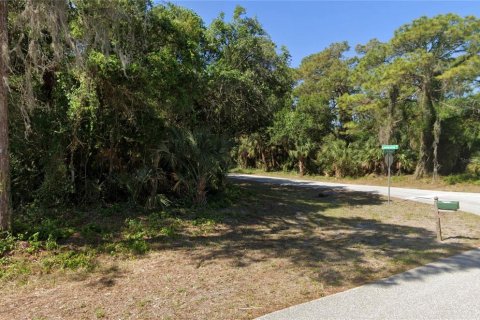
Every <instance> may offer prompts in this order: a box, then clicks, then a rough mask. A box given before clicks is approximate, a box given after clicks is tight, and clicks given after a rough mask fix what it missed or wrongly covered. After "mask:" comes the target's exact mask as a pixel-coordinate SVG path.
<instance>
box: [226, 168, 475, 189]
mask: <svg viewBox="0 0 480 320" xmlns="http://www.w3.org/2000/svg"><path fill="white" fill-rule="evenodd" d="M231 173H241V174H259V175H265V176H275V177H288V178H301V179H305V180H314V181H325V182H337V183H351V184H364V185H375V186H386V185H388V177H387V176H386V175H375V174H371V175H368V176H364V177H344V178H336V177H326V176H322V175H315V174H313V175H305V176H302V177H300V176H299V174H298V173H297V172H288V171H272V172H266V171H263V170H261V169H242V168H235V169H233V170H231ZM392 186H393V187H399V188H416V189H430V190H445V191H457V192H480V177H478V176H477V177H475V176H472V175H467V174H458V175H449V176H441V177H440V178H439V180H438V181H435V182H434V181H433V180H432V178H431V177H427V178H422V179H415V178H414V176H413V175H393V176H392Z"/></svg>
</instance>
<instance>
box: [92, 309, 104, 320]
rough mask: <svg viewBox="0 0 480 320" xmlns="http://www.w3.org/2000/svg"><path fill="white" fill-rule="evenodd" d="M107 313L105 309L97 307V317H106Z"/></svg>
mask: <svg viewBox="0 0 480 320" xmlns="http://www.w3.org/2000/svg"><path fill="white" fill-rule="evenodd" d="M106 315H107V314H106V312H105V310H103V309H102V308H97V309H95V317H97V319H102V318H105V316H106Z"/></svg>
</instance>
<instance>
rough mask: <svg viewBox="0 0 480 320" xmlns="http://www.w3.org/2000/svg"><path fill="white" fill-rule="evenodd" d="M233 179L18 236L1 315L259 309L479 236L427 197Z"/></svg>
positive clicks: (123, 315)
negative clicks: (53, 231)
mask: <svg viewBox="0 0 480 320" xmlns="http://www.w3.org/2000/svg"><path fill="white" fill-rule="evenodd" d="M232 183H233V184H234V187H233V189H232V190H234V191H235V192H234V194H235V195H236V196H235V197H234V198H235V199H236V200H235V201H230V203H224V205H223V206H220V205H218V206H217V205H211V206H210V207H208V208H205V209H197V210H195V212H193V213H192V212H189V211H177V212H172V213H169V214H167V213H165V212H163V213H149V214H146V213H141V214H138V215H131V216H129V217H128V218H125V216H124V215H120V216H121V217H122V218H121V219H120V218H118V216H117V215H105V214H103V215H102V216H101V217H99V216H94V218H95V219H94V221H95V223H93V222H92V219H89V220H88V221H89V222H88V223H86V222H87V221H83V222H82V221H79V223H81V222H82V223H84V227H83V228H80V229H81V230H83V231H82V232H76V231H74V230H73V231H72V232H70V233H71V234H69V235H68V237H66V238H65V239H64V240H62V241H58V243H57V244H56V246H55V245H53V244H51V248H50V249H48V250H47V249H46V246H47V241H44V242H41V243H40V244H38V248H35V242H34V241H33V240H30V241H20V242H19V243H17V244H16V245H15V248H14V249H13V250H12V251H9V253H6V254H4V257H3V258H2V266H1V268H2V269H0V270H2V272H3V273H2V274H3V278H2V280H0V281H2V282H1V285H2V296H1V298H0V318H1V319H251V318H254V317H256V316H260V315H263V314H266V313H269V312H272V311H275V310H278V309H281V308H284V307H288V306H291V305H294V304H297V303H301V302H306V301H309V300H312V299H315V298H319V297H322V296H325V295H329V294H332V293H335V292H339V291H343V290H346V289H348V288H352V287H355V286H359V285H361V284H364V283H367V282H370V281H373V280H377V279H380V278H383V277H386V276H389V275H392V274H395V273H398V272H402V271H405V270H407V269H410V268H413V267H416V266H419V265H422V264H425V263H428V262H431V261H433V260H437V259H439V258H441V257H446V256H450V255H453V254H456V253H459V252H462V251H464V250H468V249H471V248H474V247H476V246H478V245H479V243H480V240H479V238H480V230H479V228H478V226H480V216H475V215H472V214H467V213H461V212H458V213H449V214H444V216H443V221H442V223H443V234H444V237H445V238H447V239H446V241H444V242H442V243H438V242H437V241H436V240H435V221H434V219H433V216H432V215H433V214H432V208H431V207H430V206H427V205H423V204H418V203H413V202H408V201H401V200H396V201H394V202H393V204H392V205H386V204H385V200H384V198H382V197H379V196H376V195H370V194H364V193H358V192H349V191H346V190H344V189H342V188H321V187H318V188H301V187H295V186H288V187H287V186H277V185H269V184H259V183H244V182H235V181H233V182H232ZM230 198H231V199H232V197H230ZM216 206H217V207H219V208H215V207H216ZM117 220H118V221H117ZM85 225H87V226H88V227H85ZM32 243H33V244H32ZM32 247H33V249H31V248H32ZM34 249H35V250H34ZM29 251H31V252H29ZM65 252H67V253H65ZM68 252H70V253H68ZM62 255H63V256H62ZM65 255H66V257H65ZM69 255H70V256H69ZM74 258H76V260H75V259H74ZM71 260H73V261H76V262H71ZM45 261H47V262H45ZM48 261H50V262H48ZM75 263H76V264H75ZM70 264H73V267H69V266H70ZM12 266H14V267H12Z"/></svg>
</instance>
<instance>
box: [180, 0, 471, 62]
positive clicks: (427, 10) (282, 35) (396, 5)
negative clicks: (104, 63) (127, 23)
mask: <svg viewBox="0 0 480 320" xmlns="http://www.w3.org/2000/svg"><path fill="white" fill-rule="evenodd" d="M171 2H173V3H175V4H177V5H180V6H183V7H187V8H190V9H192V10H193V11H195V12H196V13H197V14H199V15H200V16H201V17H202V19H203V20H204V22H205V24H206V25H209V24H210V23H211V21H212V20H213V19H214V18H216V17H217V16H218V14H219V13H220V12H224V13H225V15H226V19H227V20H228V19H230V18H231V16H232V15H233V10H234V8H235V6H236V5H241V6H242V7H244V8H246V10H247V15H248V16H251V17H253V16H256V17H257V18H258V20H259V21H260V23H261V24H262V26H263V27H264V29H265V30H266V31H267V32H268V34H269V35H270V37H271V38H272V40H273V41H274V42H275V43H276V44H277V45H278V47H280V46H281V45H285V46H286V47H287V48H288V50H289V52H290V54H291V56H292V60H291V65H292V67H298V66H299V64H300V62H301V60H302V58H304V57H306V56H308V55H310V54H313V53H317V52H320V51H322V50H323V49H325V48H326V47H328V46H329V45H330V44H331V43H334V42H340V41H348V43H349V44H350V46H351V47H352V49H354V48H355V46H356V45H357V44H365V43H367V42H368V41H369V40H370V39H373V38H377V39H379V40H381V41H387V40H389V39H390V38H391V37H392V35H393V32H394V31H395V30H396V29H397V28H398V27H400V26H401V25H404V24H406V23H409V22H410V21H412V20H413V19H416V18H418V17H421V16H429V17H432V16H435V15H438V14H445V13H450V12H451V13H456V14H459V15H461V16H466V15H475V16H477V17H480V0H470V1H358V0H357V1H285V0H284V1H272V0H270V1H252V0H250V1H232V0H228V1H211V0H209V1H206V0H197V1H192V0H185V1H182V0H176V1H171Z"/></svg>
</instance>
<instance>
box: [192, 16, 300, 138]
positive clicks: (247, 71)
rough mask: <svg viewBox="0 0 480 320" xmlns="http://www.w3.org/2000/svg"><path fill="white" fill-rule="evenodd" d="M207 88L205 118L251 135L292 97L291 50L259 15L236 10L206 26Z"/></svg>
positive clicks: (218, 128) (236, 133)
mask: <svg viewBox="0 0 480 320" xmlns="http://www.w3.org/2000/svg"><path fill="white" fill-rule="evenodd" d="M207 40H208V43H209V47H210V50H209V63H208V66H207V80H208V88H207V89H208V91H207V94H206V95H205V97H204V99H203V102H202V105H203V112H202V113H201V114H202V117H203V119H204V121H205V122H207V123H209V124H210V125H211V126H212V127H213V128H214V129H215V130H216V131H217V132H222V131H223V132H224V131H228V132H229V133H230V134H231V135H233V136H239V135H241V134H249V133H252V132H255V131H257V130H259V129H262V128H265V127H267V126H268V125H270V124H271V122H272V120H273V115H274V114H275V112H276V111H278V110H280V109H281V108H283V107H284V106H285V105H286V104H287V102H288V101H289V98H290V92H291V88H292V85H293V79H292V73H291V70H290V68H289V67H288V61H289V54H288V51H287V50H286V48H284V47H282V48H281V50H280V53H277V47H276V45H275V43H274V42H273V41H272V40H271V39H270V37H269V35H268V34H267V32H266V31H265V30H264V29H263V28H262V26H261V24H260V22H259V21H258V20H257V19H256V18H250V17H247V16H246V11H245V9H244V8H242V7H240V6H238V7H237V8H236V9H235V12H234V15H233V19H232V21H231V22H225V20H224V15H223V14H221V15H220V17H218V18H217V19H215V20H214V21H213V22H212V24H211V25H210V27H209V28H208V30H207Z"/></svg>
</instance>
